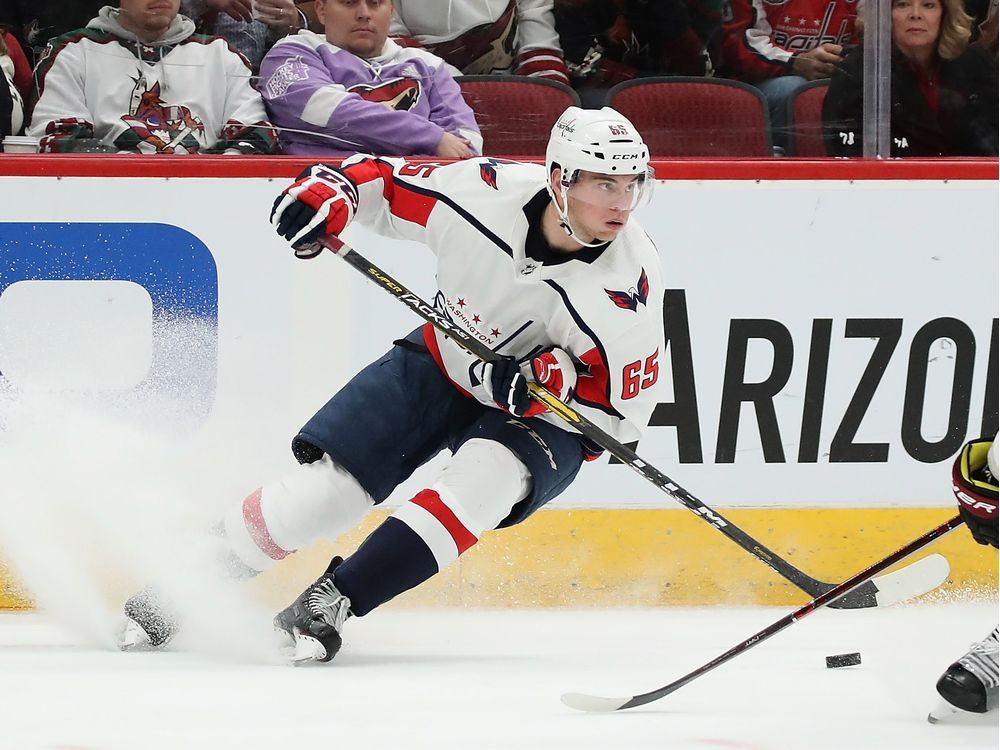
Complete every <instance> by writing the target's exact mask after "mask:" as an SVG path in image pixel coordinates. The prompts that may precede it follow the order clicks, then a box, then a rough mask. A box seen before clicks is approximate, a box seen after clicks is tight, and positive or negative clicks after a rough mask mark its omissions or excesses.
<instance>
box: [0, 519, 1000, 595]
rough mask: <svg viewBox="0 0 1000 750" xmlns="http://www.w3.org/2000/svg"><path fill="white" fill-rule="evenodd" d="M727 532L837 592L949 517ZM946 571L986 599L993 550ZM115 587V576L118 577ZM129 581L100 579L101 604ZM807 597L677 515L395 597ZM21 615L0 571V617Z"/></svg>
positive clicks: (789, 524)
mask: <svg viewBox="0 0 1000 750" xmlns="http://www.w3.org/2000/svg"><path fill="white" fill-rule="evenodd" d="M724 513H725V515H726V517H727V518H729V519H730V520H731V521H732V522H733V523H735V524H737V525H738V526H739V527H740V528H742V529H744V530H745V531H746V532H747V533H748V534H750V535H751V536H753V537H754V538H756V539H758V540H759V541H760V542H761V543H763V544H765V545H767V546H768V547H769V548H770V549H772V550H773V551H774V552H776V553H778V554H779V555H781V556H782V557H784V558H785V559H786V560H788V561H789V562H791V563H792V564H793V565H795V566H796V567H798V568H800V569H801V570H803V571H804V572H806V573H808V574H809V575H811V576H813V577H815V578H818V579H820V580H825V581H828V582H830V583H839V582H840V581H842V580H844V579H846V578H848V577H849V576H851V575H853V574H854V573H856V572H857V571H859V570H861V569H862V568H864V567H865V566H867V565H869V564H871V563H872V562H875V561H876V560H878V559H880V558H882V557H884V556H885V555H887V554H888V553H890V552H892V551H893V550H895V549H896V548H898V547H900V546H902V545H903V544H905V543H907V542H909V541H911V540H912V539H915V538H916V537H918V536H920V535H921V534H923V533H924V532H926V531H928V530H930V529H932V528H934V527H935V526H937V525H938V524H940V523H941V522H942V521H944V520H946V519H947V518H949V517H951V515H953V513H954V508H891V509H871V508H840V509H787V508H778V509H759V508H756V509H725V510H724ZM384 517H385V514H384V513H373V514H371V516H370V517H369V518H368V519H367V521H366V523H365V524H364V525H363V526H362V528H360V529H359V530H357V531H355V532H352V533H350V534H346V535H344V536H343V537H341V538H340V539H338V540H337V541H336V542H334V543H323V544H319V545H315V546H313V547H310V548H309V549H306V550H302V551H301V552H299V553H297V554H296V555H293V556H292V557H291V558H288V559H287V560H285V561H284V562H282V563H280V564H279V565H277V566H275V568H274V569H272V570H270V571H268V572H267V573H266V574H264V575H262V576H261V577H260V578H259V579H257V580H256V581H254V582H253V583H252V584H251V585H252V586H253V587H254V589H255V590H256V592H257V593H258V594H259V596H260V598H261V599H262V600H263V601H264V602H265V603H267V604H269V605H271V606H273V607H281V606H284V605H285V604H287V603H288V602H289V601H291V599H293V598H294V597H295V595H296V594H298V592H299V591H300V590H301V589H302V588H303V587H305V586H306V585H308V584H309V583H310V582H311V581H313V580H314V579H315V578H316V576H317V575H318V574H319V573H320V572H321V571H322V570H323V569H324V568H325V566H326V563H327V562H328V561H329V558H330V557H331V556H332V555H333V554H341V555H346V554H349V553H350V552H352V551H353V550H354V549H355V548H356V547H357V545H358V544H360V542H361V541H362V540H363V539H364V538H365V536H367V534H368V533H369V532H370V531H371V530H372V529H373V528H374V527H375V525H376V524H377V523H379V522H380V521H381V520H382V519H383V518H384ZM931 552H938V553H941V554H943V555H945V557H947V558H948V561H949V562H950V563H951V576H950V579H949V581H948V582H947V583H946V584H945V585H944V586H942V587H941V588H940V589H937V591H936V592H935V594H934V596H942V595H951V596H955V595H960V596H974V597H989V596H995V595H996V591H997V553H996V550H994V549H992V548H989V547H983V546H980V545H978V544H976V543H975V542H974V541H973V540H972V537H971V536H970V535H969V533H968V531H967V530H966V529H965V528H964V527H961V528H959V529H958V530H956V531H955V532H953V533H952V534H950V535H949V536H947V537H946V538H944V539H942V540H939V541H937V542H934V543H933V544H932V545H930V546H929V547H928V548H927V550H926V552H921V553H918V557H919V556H923V555H925V554H930V553H931ZM122 577H123V578H124V577H125V576H122ZM140 583H141V582H134V581H124V580H119V581H113V582H112V581H109V582H108V584H107V589H108V594H109V597H112V598H114V597H124V596H125V595H126V594H127V593H128V592H129V591H130V590H132V589H133V588H134V587H135V586H137V585H139V584H140ZM808 599H809V597H808V596H807V595H806V594H804V593H803V592H801V591H799V590H798V589H796V588H795V587H794V586H792V585H791V584H789V583H787V582H786V581H785V580H784V579H783V578H781V577H780V576H778V575H777V574H776V573H774V572H773V571H771V569H770V568H768V567H767V566H766V565H764V564H763V563H761V562H760V561H758V560H756V559H755V558H754V557H752V556H751V555H750V554H748V553H747V552H745V551H744V550H742V549H741V548H739V547H738V546H736V545H735V544H733V543H732V542H731V541H729V540H728V539H726V538H725V537H724V536H722V535H721V534H720V533H719V532H717V531H716V530H715V529H713V528H712V527H711V526H709V525H708V524H707V523H705V522H704V521H701V520H699V519H698V518H696V517H694V515H693V514H692V513H691V512H690V511H687V510H684V509H662V510H607V509H599V510H542V511H539V512H538V513H536V514H535V515H534V516H532V517H531V518H530V519H528V521H526V522H525V523H523V524H520V525H518V526H515V527H512V528H509V529H503V530H500V531H495V532H490V533H487V534H485V535H484V536H483V538H482V540H481V541H480V542H479V544H477V545H476V546H475V547H473V548H472V549H470V550H469V551H468V552H467V553H466V554H465V555H463V556H462V557H461V558H460V560H459V561H458V562H457V563H455V564H454V565H452V566H451V567H449V568H447V569H446V570H445V571H444V572H443V573H441V574H439V575H438V576H435V578H433V579H432V580H431V581H428V582H427V583H426V584H424V585H423V586H420V587H419V588H417V589H415V590H413V591H411V592H408V593H406V594H404V595H402V596H401V597H399V599H398V603H399V604H402V605H407V604H408V605H413V606H421V607H428V606H430V607H433V606H477V607H647V606H666V605H677V606H700V605H713V604H728V605H734V604H735V605H744V604H745V605H761V604H764V605H781V606H792V605H798V604H803V603H805V602H806V601H807V600H808ZM26 606H30V602H29V601H28V599H27V597H26V596H24V595H22V594H20V593H18V590H17V584H16V583H15V581H14V580H13V577H12V576H11V575H10V573H9V571H7V570H6V569H5V568H4V567H3V566H2V565H0V607H26Z"/></svg>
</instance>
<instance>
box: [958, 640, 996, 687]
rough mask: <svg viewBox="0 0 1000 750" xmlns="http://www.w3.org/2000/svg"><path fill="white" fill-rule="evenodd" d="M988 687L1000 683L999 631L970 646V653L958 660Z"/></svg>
mask: <svg viewBox="0 0 1000 750" xmlns="http://www.w3.org/2000/svg"><path fill="white" fill-rule="evenodd" d="M958 662H959V664H961V665H962V666H963V667H965V668H966V669H968V670H969V671H970V672H972V674H974V675H975V676H976V677H978V678H979V679H980V681H982V683H983V685H985V686H986V687H988V688H992V687H997V685H998V684H1000V661H998V642H997V631H996V630H994V631H993V632H992V633H990V635H989V636H988V637H987V638H986V639H985V640H982V641H979V642H978V643H973V644H972V645H971V646H969V653H967V654H966V655H965V656H963V657H962V658H961V659H959V660H958Z"/></svg>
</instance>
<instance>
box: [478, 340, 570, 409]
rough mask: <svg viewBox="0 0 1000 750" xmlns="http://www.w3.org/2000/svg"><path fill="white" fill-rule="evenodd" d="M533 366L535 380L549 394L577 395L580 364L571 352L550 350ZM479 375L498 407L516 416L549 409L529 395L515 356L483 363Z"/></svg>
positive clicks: (542, 354)
mask: <svg viewBox="0 0 1000 750" xmlns="http://www.w3.org/2000/svg"><path fill="white" fill-rule="evenodd" d="M529 367H530V370H531V374H532V375H533V376H534V379H535V382H537V383H538V384H539V385H542V386H544V387H545V389H546V390H547V391H548V392H549V393H551V394H552V395H554V396H556V397H557V398H559V399H560V400H562V401H568V400H569V399H570V398H572V397H573V389H574V388H576V379H577V375H576V367H575V366H574V365H573V360H572V358H571V357H570V356H569V354H567V353H566V352H564V351H563V350H562V349H559V348H556V347H551V348H549V349H546V350H545V351H543V352H541V353H540V354H537V355H536V356H535V357H533V358H532V359H531V361H530V363H529ZM479 377H480V380H482V382H483V387H484V388H485V389H486V391H487V393H488V394H489V396H490V398H492V399H493V400H494V401H495V402H496V404H497V406H499V407H500V408H501V409H504V410H505V411H508V412H510V413H511V414H513V415H514V416H515V417H536V416H538V415H539V414H541V413H542V412H544V411H546V407H545V406H544V405H543V404H540V403H539V402H537V401H535V400H534V399H532V398H531V396H530V395H528V380H527V378H526V377H525V376H524V374H523V373H522V372H521V367H520V366H519V365H518V363H517V360H515V359H514V358H513V357H501V358H500V359H499V360H497V361H496V362H484V363H482V364H481V365H479Z"/></svg>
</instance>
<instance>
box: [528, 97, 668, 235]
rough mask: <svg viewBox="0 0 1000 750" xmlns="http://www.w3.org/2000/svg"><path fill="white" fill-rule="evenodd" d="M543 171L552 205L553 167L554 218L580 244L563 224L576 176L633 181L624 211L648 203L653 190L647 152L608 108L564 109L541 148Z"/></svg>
mask: <svg viewBox="0 0 1000 750" xmlns="http://www.w3.org/2000/svg"><path fill="white" fill-rule="evenodd" d="M545 167H546V174H547V176H548V180H547V181H546V185H547V187H548V190H549V195H551V196H552V198H553V200H555V191H554V188H553V185H552V170H554V169H555V168H556V167H558V168H559V169H560V170H561V172H560V174H561V176H560V180H559V192H560V198H561V200H560V201H556V206H557V209H558V211H559V219H560V223H561V224H562V227H563V229H565V230H566V233H567V234H568V235H569V236H570V237H572V238H573V239H574V240H576V241H577V242H579V243H581V244H583V245H589V246H595V245H599V244H601V243H600V242H586V241H584V240H582V239H581V238H580V237H578V236H577V235H576V233H575V232H574V230H573V228H572V227H571V226H570V223H569V200H568V198H569V195H570V192H571V188H572V186H573V184H574V183H575V182H576V180H577V178H578V177H579V174H580V172H593V173H596V174H606V175H621V176H630V175H634V176H636V177H637V180H636V184H635V186H634V189H633V190H631V191H630V195H631V202H630V204H629V205H628V206H627V208H629V209H634V208H637V207H638V206H639V205H641V204H642V203H643V202H645V201H646V200H648V198H649V195H650V192H651V190H652V187H653V172H652V169H651V168H650V166H649V147H648V146H646V144H645V143H643V141H642V136H641V135H639V132H638V131H637V130H636V129H635V126H634V125H632V123H631V122H629V120H628V118H626V117H625V116H623V115H622V114H620V113H618V112H616V111H615V110H613V109H611V107H604V108H602V109H581V108H580V107H569V108H567V109H566V111H565V112H563V113H562V115H560V117H559V119H558V120H557V121H556V124H555V125H554V126H553V127H552V134H551V135H550V136H549V143H548V147H547V148H546V149H545Z"/></svg>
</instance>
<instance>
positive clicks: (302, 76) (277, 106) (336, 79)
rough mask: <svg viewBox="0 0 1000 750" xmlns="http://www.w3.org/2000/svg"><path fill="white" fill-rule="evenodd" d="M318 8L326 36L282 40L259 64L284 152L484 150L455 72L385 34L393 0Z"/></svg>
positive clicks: (321, 0) (328, 2) (451, 153)
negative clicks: (454, 75) (400, 44)
mask: <svg viewBox="0 0 1000 750" xmlns="http://www.w3.org/2000/svg"><path fill="white" fill-rule="evenodd" d="M316 12H317V15H318V16H319V17H320V20H321V21H323V23H324V24H325V28H326V34H325V36H321V35H319V34H314V33H312V32H309V31H301V32H299V33H298V34H295V35H293V36H288V37H285V38H284V39H282V40H281V41H279V42H278V43H277V44H275V45H274V47H272V48H271V51H270V52H268V53H267V55H266V56H265V57H264V61H263V62H262V63H261V68H260V91H261V94H262V95H263V97H264V102H265V104H266V105H267V109H268V112H269V113H270V116H271V121H272V122H273V123H274V124H275V125H276V126H277V127H278V128H279V131H280V134H281V144H282V146H283V147H284V150H285V152H286V153H289V154H318V153H324V154H352V153H355V152H364V153H371V154H376V155H380V156H416V155H433V156H439V157H444V158H455V159H466V158H469V157H470V156H476V155H478V154H480V153H481V151H482V145H483V139H482V136H481V135H480V134H479V126H478V125H477V124H476V120H475V116H474V115H473V112H472V110H471V109H470V108H469V106H468V105H467V104H466V103H465V100H464V99H462V93H461V91H460V90H459V87H458V84H457V83H456V82H455V79H454V77H453V73H454V72H455V71H453V69H451V68H450V67H449V66H448V65H447V64H446V63H445V62H444V61H443V60H442V59H441V58H439V57H437V56H435V55H433V54H431V53H429V52H426V51H425V50H421V49H409V48H404V47H400V46H399V45H397V44H396V43H395V42H393V41H392V40H390V39H388V38H387V35H388V31H389V21H390V19H391V18H392V2H391V0H362V1H361V2H345V0H317V2H316Z"/></svg>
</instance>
